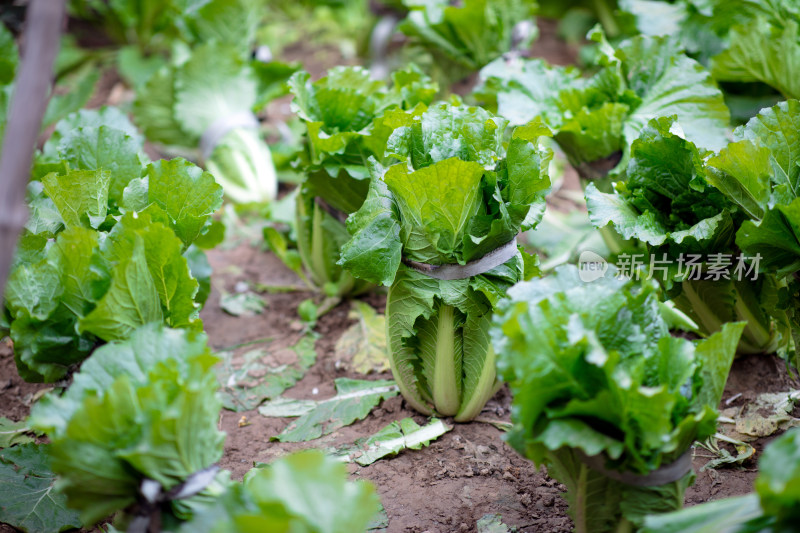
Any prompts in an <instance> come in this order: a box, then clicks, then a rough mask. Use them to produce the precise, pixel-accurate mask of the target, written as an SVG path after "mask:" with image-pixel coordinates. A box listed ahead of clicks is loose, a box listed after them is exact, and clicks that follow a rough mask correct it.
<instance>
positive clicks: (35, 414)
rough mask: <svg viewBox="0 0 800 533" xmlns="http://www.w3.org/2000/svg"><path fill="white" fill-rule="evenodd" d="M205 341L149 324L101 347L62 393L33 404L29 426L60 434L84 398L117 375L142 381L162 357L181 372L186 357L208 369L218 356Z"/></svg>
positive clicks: (198, 335)
mask: <svg viewBox="0 0 800 533" xmlns="http://www.w3.org/2000/svg"><path fill="white" fill-rule="evenodd" d="M206 342H207V337H206V335H205V334H204V333H196V332H188V331H185V330H173V329H168V328H164V327H163V326H161V325H159V324H149V325H147V326H144V327H141V328H139V329H137V330H136V331H135V332H134V333H133V335H131V336H130V337H129V338H128V339H126V340H124V341H115V342H111V343H109V344H106V345H105V346H101V347H100V348H98V349H97V350H95V351H94V352H93V353H92V356H91V357H90V358H89V359H87V360H86V362H85V363H84V364H83V365H81V370H80V372H78V373H76V374H75V375H74V376H73V382H72V385H70V387H69V388H68V389H67V390H66V391H65V392H64V394H63V395H62V396H60V397H58V396H55V395H52V394H51V395H47V396H45V397H44V398H42V399H41V401H39V402H38V403H37V404H36V405H35V406H34V407H33V409H32V411H31V426H33V427H36V428H39V429H41V430H42V431H45V432H47V433H48V434H49V435H50V436H51V437H60V436H63V435H64V432H65V431H66V428H67V426H66V424H67V422H68V421H69V419H70V418H71V417H72V416H73V415H74V412H75V410H76V409H77V408H78V406H79V405H80V403H81V401H82V399H83V398H84V397H86V396H89V395H92V394H101V393H102V392H103V391H104V390H105V389H107V388H109V387H111V385H112V384H113V383H114V380H115V379H116V378H117V377H119V376H121V375H126V376H129V377H130V378H131V379H132V380H133V381H134V382H136V383H144V382H146V381H147V379H148V378H147V376H148V372H149V370H150V368H152V367H154V366H156V365H157V364H159V363H162V362H164V361H166V360H174V361H176V362H177V363H178V364H179V365H180V368H181V372H182V373H186V372H188V369H189V361H190V360H192V361H195V362H199V363H202V364H203V365H204V367H205V368H211V367H212V366H214V364H216V362H217V360H218V359H217V358H216V357H214V356H213V355H212V354H211V352H210V350H209V349H208V347H207V346H206Z"/></svg>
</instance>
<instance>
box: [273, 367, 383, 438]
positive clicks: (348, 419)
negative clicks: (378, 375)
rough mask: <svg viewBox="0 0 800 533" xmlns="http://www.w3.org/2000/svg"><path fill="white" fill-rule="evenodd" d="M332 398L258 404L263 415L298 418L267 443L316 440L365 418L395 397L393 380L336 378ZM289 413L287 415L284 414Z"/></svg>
mask: <svg viewBox="0 0 800 533" xmlns="http://www.w3.org/2000/svg"><path fill="white" fill-rule="evenodd" d="M335 383H336V396H334V397H333V398H328V399H326V400H319V401H314V400H291V399H288V398H278V399H276V400H273V401H270V402H267V403H265V404H264V405H262V406H261V407H260V408H259V409H258V412H259V413H261V414H262V415H263V416H267V417H274V416H299V418H298V419H297V420H295V421H293V422H292V423H291V424H289V425H288V426H287V427H286V429H284V430H283V431H282V432H281V433H280V434H279V435H277V436H275V437H272V438H271V440H277V441H281V442H303V441H307V440H313V439H317V438H319V437H321V436H323V435H327V434H329V433H332V432H334V431H336V430H337V429H339V428H341V427H344V426H348V425H350V424H352V423H353V422H355V421H356V420H361V419H363V418H364V417H366V416H367V415H368V414H369V412H370V411H372V409H373V407H375V406H376V405H378V404H379V403H380V402H381V401H382V400H385V399H387V398H391V397H393V396H397V394H398V392H399V390H398V388H397V385H395V383H394V381H390V380H380V381H368V380H359V379H349V378H337V379H336V381H335ZM287 413H291V414H287Z"/></svg>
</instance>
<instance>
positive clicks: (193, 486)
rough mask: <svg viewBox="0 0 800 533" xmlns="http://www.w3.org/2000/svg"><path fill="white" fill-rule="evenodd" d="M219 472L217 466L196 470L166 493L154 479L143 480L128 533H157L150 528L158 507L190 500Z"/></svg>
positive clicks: (155, 517) (157, 514) (157, 513)
mask: <svg viewBox="0 0 800 533" xmlns="http://www.w3.org/2000/svg"><path fill="white" fill-rule="evenodd" d="M217 472H219V466H218V465H211V466H209V467H208V468H204V469H203V470H198V471H197V472H195V473H194V474H191V475H190V476H189V477H187V478H186V480H185V481H184V482H183V483H180V484H178V485H176V486H174V487H172V488H171V489H170V490H168V491H167V492H164V488H163V487H162V486H161V483H159V482H158V481H156V480H154V479H149V478H145V479H143V480H142V483H141V485H139V494H140V496H141V498H140V504H139V510H138V512H137V513H136V516H135V517H134V519H133V520H131V523H130V525H129V526H128V533H148V532H150V531H157V530H159V528H155V529H154V528H152V527H151V525H152V524H153V522H154V520H156V519H157V517H158V516H159V511H160V509H159V506H160V505H161V504H162V503H165V502H171V501H173V500H183V499H185V498H190V497H192V496H194V495H195V494H198V493H199V492H202V491H203V489H205V488H206V487H208V485H209V484H211V482H212V481H214V478H215V477H216V476H217Z"/></svg>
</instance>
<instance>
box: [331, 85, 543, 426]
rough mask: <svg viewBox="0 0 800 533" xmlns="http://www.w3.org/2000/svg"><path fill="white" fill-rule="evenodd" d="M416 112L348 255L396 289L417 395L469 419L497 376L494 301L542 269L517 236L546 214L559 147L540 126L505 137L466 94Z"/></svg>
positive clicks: (395, 358)
mask: <svg viewBox="0 0 800 533" xmlns="http://www.w3.org/2000/svg"><path fill="white" fill-rule="evenodd" d="M407 119H408V121H407V124H406V125H404V126H401V127H399V128H397V129H395V130H394V132H393V133H392V134H391V136H390V137H389V140H388V143H387V154H391V156H392V157H394V158H396V159H398V160H399V162H398V163H396V164H393V165H390V166H388V167H383V166H382V165H380V164H379V163H377V162H375V161H373V164H372V166H371V172H372V179H371V181H370V190H369V195H368V196H367V199H366V201H365V202H364V204H363V205H362V206H361V208H360V209H359V210H358V211H357V212H356V213H354V214H353V215H351V217H350V218H349V219H348V222H347V226H348V230H349V231H350V232H351V233H352V235H353V237H352V239H351V240H350V241H348V242H347V244H345V246H344V247H343V248H342V259H341V264H342V266H344V268H345V269H347V270H348V271H349V272H351V273H352V274H353V275H354V276H356V277H358V278H361V279H365V280H368V281H371V282H373V283H378V284H383V285H387V286H389V287H390V288H389V297H388V300H387V302H386V324H387V326H386V327H387V335H388V340H389V351H390V354H389V356H390V362H391V367H392V373H393V374H394V377H395V380H396V381H397V383H398V386H399V387H400V391H401V392H402V394H403V396H404V397H405V399H406V401H407V402H408V403H409V405H411V406H412V407H413V408H415V409H416V410H418V411H419V412H421V413H425V414H433V413H436V414H439V415H443V416H454V417H455V419H456V420H457V421H466V420H471V419H473V418H474V417H475V416H477V415H478V414H479V413H480V411H481V409H482V408H483V406H484V404H485V403H486V401H487V400H488V399H489V398H490V397H491V396H492V394H493V393H494V392H495V390H496V388H497V385H498V383H497V380H496V379H495V369H494V360H495V352H494V351H493V350H492V347H491V346H490V344H489V337H488V328H489V324H490V321H491V315H492V309H493V307H494V305H495V303H496V302H497V301H498V300H499V299H500V298H502V297H503V296H504V294H505V291H506V289H507V288H508V287H510V286H511V285H513V284H514V283H516V282H517V281H519V280H521V279H523V278H524V277H526V276H530V275H532V274H533V272H534V271H535V270H536V266H535V263H536V262H535V260H534V259H532V258H530V257H529V256H527V255H526V254H524V253H522V252H518V251H515V250H514V249H513V248H515V246H514V244H513V241H514V239H515V237H516V235H517V233H519V232H520V231H521V230H525V229H529V228H531V227H533V226H535V225H536V224H537V223H538V222H539V220H540V219H541V216H542V213H543V212H544V194H545V192H546V190H547V189H548V188H549V185H550V181H549V177H548V174H547V171H548V164H549V161H550V158H551V157H552V152H550V150H549V149H547V148H543V147H541V146H540V145H539V135H541V134H542V132H543V129H544V128H542V127H541V125H539V124H532V125H529V126H523V127H519V128H516V129H515V130H514V131H513V132H512V133H511V139H510V141H508V142H507V143H506V142H504V138H505V137H504V134H505V133H506V121H505V120H504V119H502V118H500V117H496V116H494V115H492V114H491V113H489V112H488V111H485V110H484V109H481V108H479V107H468V106H466V105H463V104H460V103H459V102H457V101H453V102H452V103H437V104H435V105H433V106H431V107H430V108H429V109H428V110H426V111H425V112H424V113H422V115H421V116H419V117H407ZM500 248H504V249H505V250H508V249H509V248H512V249H511V252H512V253H511V254H510V255H509V256H508V257H506V258H505V259H504V260H503V261H502V263H501V264H499V265H494V267H493V268H488V269H479V270H480V271H478V272H475V273H473V274H468V273H464V272H460V273H459V272H456V273H455V274H454V275H452V276H451V275H448V276H439V275H438V274H437V273H436V271H437V270H439V269H444V270H448V269H449V270H451V271H452V270H453V268H452V265H467V266H469V265H471V264H474V262H475V261H477V260H481V259H482V258H484V256H487V255H491V254H492V253H493V252H495V251H496V250H497V249H500ZM456 270H458V268H456ZM437 276H439V277H437ZM442 277H444V279H441V278H442Z"/></svg>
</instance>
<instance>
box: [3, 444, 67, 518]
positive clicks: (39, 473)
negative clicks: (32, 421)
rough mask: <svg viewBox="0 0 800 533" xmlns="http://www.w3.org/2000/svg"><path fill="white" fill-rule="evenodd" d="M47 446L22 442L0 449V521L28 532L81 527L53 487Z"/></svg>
mask: <svg viewBox="0 0 800 533" xmlns="http://www.w3.org/2000/svg"><path fill="white" fill-rule="evenodd" d="M55 480H56V476H55V474H53V472H52V471H51V470H50V466H49V464H48V457H47V445H37V444H23V445H21V446H14V447H12V448H6V449H4V450H0V522H3V523H6V524H9V525H11V526H13V527H15V528H17V529H20V530H22V531H26V532H28V533H51V532H54V531H64V530H67V529H72V528H76V527H81V522H80V520H79V519H78V513H77V512H76V511H72V510H70V509H68V508H67V498H66V497H65V496H64V495H63V494H61V493H60V492H57V491H56V490H55V489H54V488H53V484H54V483H55Z"/></svg>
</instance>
